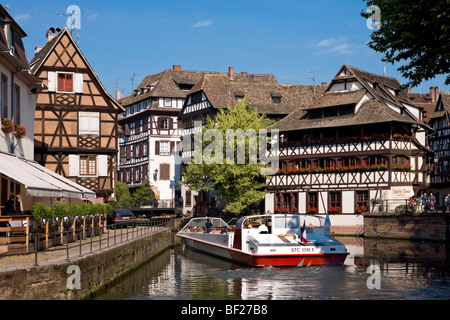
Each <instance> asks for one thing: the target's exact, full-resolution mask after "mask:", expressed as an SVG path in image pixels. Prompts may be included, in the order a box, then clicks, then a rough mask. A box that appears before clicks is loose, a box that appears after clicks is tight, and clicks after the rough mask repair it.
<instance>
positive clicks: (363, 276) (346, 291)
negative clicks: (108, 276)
mask: <svg viewBox="0 0 450 320" xmlns="http://www.w3.org/2000/svg"><path fill="white" fill-rule="evenodd" d="M337 239H338V240H340V241H342V242H343V243H345V244H346V247H347V250H348V251H349V253H350V255H349V256H348V257H347V259H346V261H345V264H344V265H343V266H317V267H303V268H274V267H267V268H251V267H246V266H242V265H238V264H234V263H231V262H229V261H225V260H222V259H218V258H214V257H211V256H208V255H205V254H203V253H199V252H196V251H193V250H191V249H189V248H188V247H185V246H184V245H183V244H181V243H176V244H175V245H174V247H173V248H171V249H168V250H166V251H165V252H164V253H162V254H161V255H159V256H158V257H156V258H155V259H153V260H151V261H149V262H148V263H147V264H145V265H143V266H141V267H139V268H138V269H137V270H135V271H134V272H133V273H131V274H129V275H128V276H126V277H125V278H123V279H121V280H120V281H118V282H117V283H116V284H114V286H112V287H110V288H108V289H107V290H106V291H104V292H102V293H101V294H99V295H97V296H96V297H95V299H96V300H128V299H131V300H299V299H310V300H444V299H445V300H448V299H450V262H449V252H448V251H449V250H448V248H447V246H446V245H445V244H443V243H430V242H409V241H401V240H398V241H394V240H376V239H363V238H344V237H343V238H339V237H338V238H337Z"/></svg>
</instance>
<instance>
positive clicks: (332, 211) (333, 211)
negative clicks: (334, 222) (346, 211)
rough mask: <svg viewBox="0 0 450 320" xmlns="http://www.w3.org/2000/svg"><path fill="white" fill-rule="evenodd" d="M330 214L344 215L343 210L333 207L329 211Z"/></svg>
mask: <svg viewBox="0 0 450 320" xmlns="http://www.w3.org/2000/svg"><path fill="white" fill-rule="evenodd" d="M328 212H329V213H332V214H336V213H342V208H341V207H331V208H330V209H329V210H328Z"/></svg>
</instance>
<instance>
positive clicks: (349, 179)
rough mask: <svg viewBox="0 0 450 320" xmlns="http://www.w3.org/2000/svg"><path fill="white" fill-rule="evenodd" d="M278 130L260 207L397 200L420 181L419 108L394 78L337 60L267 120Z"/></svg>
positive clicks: (359, 206) (360, 207) (424, 130)
mask: <svg viewBox="0 0 450 320" xmlns="http://www.w3.org/2000/svg"><path fill="white" fill-rule="evenodd" d="M268 129H269V130H270V129H278V130H279V131H280V136H279V137H274V138H279V141H280V146H279V148H278V147H277V148H273V149H271V150H269V157H275V158H278V159H279V168H277V173H276V174H275V175H273V176H271V177H269V178H268V180H267V188H268V192H267V196H266V210H270V211H271V212H274V211H282V210H287V211H291V210H294V211H299V212H301V213H305V212H319V213H326V212H327V211H331V212H345V213H354V212H362V211H364V210H370V209H371V208H372V206H371V200H373V202H374V203H375V202H378V203H381V201H380V200H382V201H383V203H384V205H387V204H388V203H389V208H384V209H389V210H392V209H393V208H392V206H399V205H405V199H409V198H410V197H412V196H414V195H418V194H419V193H421V192H422V191H423V190H424V189H426V187H427V186H428V182H429V179H428V175H427V164H428V163H429V162H428V161H429V157H430V154H431V153H430V149H429V148H428V146H427V141H426V135H427V134H428V133H430V132H432V130H431V129H430V128H429V127H428V126H427V125H426V124H425V123H424V122H423V108H422V107H419V106H416V105H415V104H414V103H413V102H412V101H411V100H410V99H409V98H408V96H407V95H406V93H405V92H404V91H403V90H401V88H400V84H399V82H398V81H397V80H396V79H393V78H390V77H386V76H380V75H376V74H372V73H369V72H366V71H363V70H360V69H357V68H354V67H352V66H348V65H344V66H342V67H341V68H340V70H339V72H338V73H337V74H336V76H335V77H334V79H333V80H332V81H331V83H330V84H329V86H328V88H327V89H326V92H325V93H324V94H323V95H322V96H321V97H320V98H319V99H318V100H317V101H314V102H313V103H311V104H309V105H308V106H306V107H302V108H298V109H297V110H295V111H294V112H292V113H291V114H289V115H288V116H287V117H285V118H284V119H282V120H280V121H278V122H277V123H275V124H274V125H272V126H271V127H269V128H268Z"/></svg>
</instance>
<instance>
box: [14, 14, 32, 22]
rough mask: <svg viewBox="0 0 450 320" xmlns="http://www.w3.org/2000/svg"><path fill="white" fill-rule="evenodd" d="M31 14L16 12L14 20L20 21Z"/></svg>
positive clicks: (26, 18)
mask: <svg viewBox="0 0 450 320" xmlns="http://www.w3.org/2000/svg"><path fill="white" fill-rule="evenodd" d="M30 17H31V15H30V14H29V13H24V14H18V15H17V16H16V17H15V18H14V20H16V22H20V21H25V20H28V19H30Z"/></svg>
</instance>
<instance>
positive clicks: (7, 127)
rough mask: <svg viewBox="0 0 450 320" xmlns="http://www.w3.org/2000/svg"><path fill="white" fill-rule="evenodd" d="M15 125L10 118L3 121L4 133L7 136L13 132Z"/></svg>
mask: <svg viewBox="0 0 450 320" xmlns="http://www.w3.org/2000/svg"><path fill="white" fill-rule="evenodd" d="M13 130H14V123H13V122H12V120H11V119H9V118H3V119H2V131H3V132H4V133H6V134H8V133H11V132H13Z"/></svg>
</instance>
